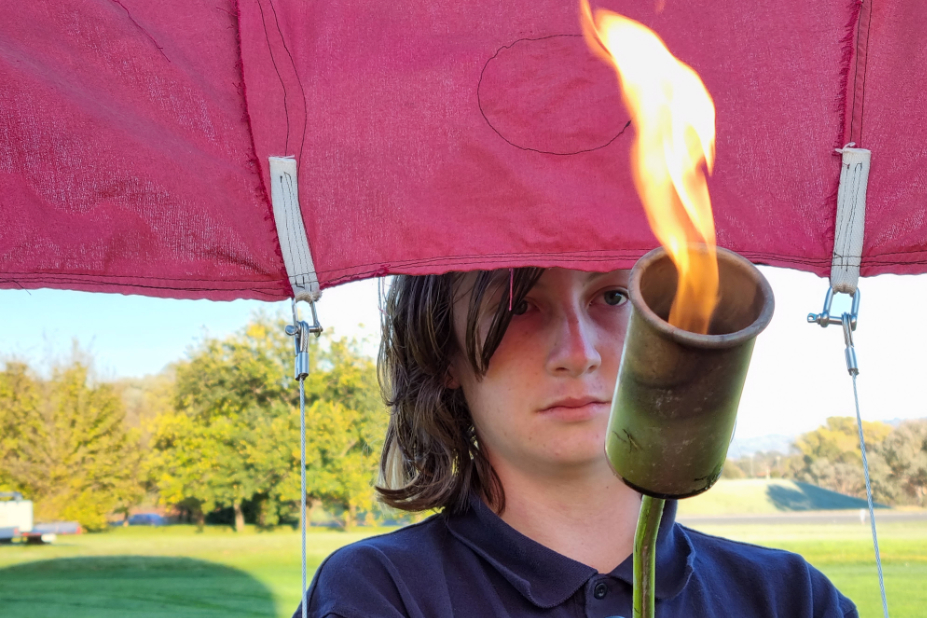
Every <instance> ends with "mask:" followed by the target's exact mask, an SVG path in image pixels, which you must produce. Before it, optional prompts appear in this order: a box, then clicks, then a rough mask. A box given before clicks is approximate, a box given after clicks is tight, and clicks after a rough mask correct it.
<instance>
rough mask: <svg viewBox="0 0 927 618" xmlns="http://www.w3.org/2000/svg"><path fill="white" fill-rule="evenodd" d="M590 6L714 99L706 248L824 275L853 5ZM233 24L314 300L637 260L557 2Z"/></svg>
mask: <svg viewBox="0 0 927 618" xmlns="http://www.w3.org/2000/svg"><path fill="white" fill-rule="evenodd" d="M605 6H607V7H610V8H613V9H615V10H618V11H619V12H623V13H625V14H627V15H629V16H631V17H633V18H635V19H639V20H641V21H643V22H645V23H647V24H648V25H650V26H651V27H653V28H654V29H655V30H656V31H657V32H659V33H660V34H661V35H662V36H663V38H664V39H665V40H666V42H667V44H668V46H669V47H670V49H671V50H672V51H673V52H674V53H675V54H676V55H677V56H679V57H680V58H681V59H683V60H684V61H686V62H687V63H689V64H691V65H692V66H693V67H694V68H695V69H696V70H697V71H699V73H701V75H702V76H703V79H704V81H705V82H706V84H707V86H708V88H709V90H710V91H711V92H712V94H713V95H714V98H715V102H716V105H717V110H718V115H717V126H718V146H717V149H718V162H717V166H716V170H715V174H714V177H713V178H712V180H711V188H712V192H713V197H714V204H715V212H716V218H717V221H718V229H719V233H718V238H719V242H720V243H721V244H722V245H723V246H726V247H729V248H731V249H733V250H735V251H738V252H741V253H743V254H745V255H747V256H748V257H750V258H751V259H753V260H755V261H758V262H764V263H768V264H776V265H781V266H790V267H795V268H801V269H803V270H810V271H812V272H816V273H819V274H824V273H826V272H827V271H828V270H829V266H830V254H831V250H832V247H833V227H834V223H833V217H834V212H835V209H836V204H835V199H834V196H835V194H836V187H837V180H838V177H839V169H840V161H839V157H836V156H834V154H833V150H834V148H835V147H837V146H840V145H842V140H843V137H844V135H843V118H844V115H843V105H842V103H843V98H844V91H845V84H844V73H845V69H846V67H847V66H848V63H849V61H850V58H851V53H850V52H851V51H852V42H853V41H852V36H848V35H852V30H851V29H850V27H849V25H850V24H851V19H852V17H853V13H854V11H855V10H856V7H857V6H858V5H856V4H855V3H851V2H844V1H839V2H833V1H832V2H823V3H807V2H800V1H798V0H792V1H787V2H777V3H765V4H763V3H761V4H759V5H755V4H753V5H751V6H750V8H749V10H745V9H744V6H743V5H742V3H737V2H731V1H727V2H703V3H697V4H694V3H682V2H670V3H667V5H666V9H665V10H664V11H663V13H662V14H659V15H656V14H655V13H654V10H653V5H652V3H648V2H644V3H642V2H637V1H636V0H635V1H631V0H626V1H618V2H607V3H605ZM240 10H241V26H242V57H243V66H244V74H245V80H246V83H247V84H248V89H247V93H246V94H247V97H248V104H249V110H251V121H252V125H253V130H254V135H255V148H256V152H257V155H258V161H259V162H260V164H261V165H262V166H264V165H265V162H266V158H267V156H268V155H283V154H291V155H296V156H297V157H298V160H299V162H300V191H301V200H302V203H303V208H304V217H305V219H306V224H307V229H308V230H309V232H310V236H311V244H312V251H313V255H314V256H315V263H316V266H317V268H318V270H319V275H320V279H321V281H322V283H323V286H324V285H332V284H335V283H339V282H343V281H348V280H351V279H357V278H362V277H367V276H371V275H375V274H383V273H395V272H406V273H424V272H441V271H446V270H452V269H470V268H485V267H493V266H504V267H507V266H517V265H524V264H534V265H541V266H552V265H560V266H569V267H574V268H584V269H601V268H614V267H627V266H630V265H631V264H632V263H633V261H634V260H635V259H636V258H637V257H639V256H640V255H641V254H642V253H643V252H645V251H647V250H649V249H650V248H652V247H653V246H654V245H655V240H654V238H653V236H652V234H651V233H650V231H649V229H648V227H647V225H646V222H645V219H644V215H643V212H642V210H641V206H640V203H639V200H638V198H637V196H636V194H635V192H634V190H633V187H632V186H631V182H630V179H629V171H628V161H627V153H628V148H629V145H630V141H631V137H632V134H633V127H629V128H627V129H626V130H625V125H626V124H627V120H628V116H627V112H626V111H624V110H623V108H622V106H621V103H620V98H619V93H618V90H617V85H616V82H615V78H614V76H613V75H612V73H611V72H610V70H609V69H608V68H607V67H605V66H604V65H603V64H602V63H601V62H600V61H599V60H597V59H595V58H594V57H593V56H592V55H591V54H590V53H589V52H588V51H587V50H586V47H585V43H584V42H583V40H582V38H581V37H580V36H579V33H580V29H579V23H578V17H577V4H576V2H575V1H573V0H512V1H509V2H496V1H486V0H483V1H472V2H465V3H460V2H457V3H440V2H438V3H436V2H431V1H424V0H408V1H406V2H403V3H402V4H395V3H382V2H370V1H369V0H353V1H351V0H346V1H344V2H338V3H306V2H303V1H302V0H273V2H271V0H241V2H240ZM303 96H305V99H303ZM284 99H285V102H284ZM258 109H260V110H262V113H261V114H257V113H256V110H258ZM284 110H286V112H284ZM284 116H286V117H288V118H289V135H287V130H286V123H285V122H284V121H283V120H282V119H281V118H282V117H284ZM304 126H305V129H304V128H303V127H304ZM262 173H264V174H265V175H266V169H265V170H263V171H262Z"/></svg>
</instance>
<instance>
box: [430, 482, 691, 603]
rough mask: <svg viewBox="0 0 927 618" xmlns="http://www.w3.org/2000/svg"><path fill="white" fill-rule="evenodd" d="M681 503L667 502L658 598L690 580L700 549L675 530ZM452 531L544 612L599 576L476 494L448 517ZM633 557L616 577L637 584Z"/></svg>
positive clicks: (659, 539)
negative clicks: (523, 529)
mask: <svg viewBox="0 0 927 618" xmlns="http://www.w3.org/2000/svg"><path fill="white" fill-rule="evenodd" d="M675 520H676V501H674V500H668V501H667V502H666V507H665V509H664V512H663V518H662V520H661V522H660V529H659V532H658V533H657V571H656V590H655V591H654V592H655V595H656V597H657V598H658V599H661V600H662V599H669V598H672V597H674V596H676V595H677V594H679V593H680V592H681V591H682V589H683V588H684V587H685V585H686V583H687V582H688V581H689V577H690V576H691V574H692V568H693V564H694V561H695V550H694V548H693V547H692V543H691V542H690V541H689V538H688V536H687V535H686V534H685V532H684V531H683V529H682V528H680V527H679V526H676V525H674V524H675ZM445 521H446V523H447V527H448V529H449V530H450V532H451V534H452V535H454V537H455V538H457V539H458V540H459V541H460V542H461V543H463V544H464V545H466V546H467V547H469V548H470V549H471V550H473V552H474V553H476V554H477V555H479V556H480V557H482V558H483V559H484V560H486V561H487V562H488V563H489V564H490V565H491V566H492V567H493V568H494V569H496V570H497V571H498V572H499V574H500V575H502V576H503V577H504V578H505V579H506V580H507V581H508V582H509V583H510V584H511V585H512V586H513V587H514V588H515V589H516V590H518V591H519V592H520V593H521V594H522V595H523V596H524V597H525V598H526V599H528V600H529V601H531V602H532V603H534V604H535V605H537V606H538V607H542V608H550V607H556V606H557V605H560V604H561V603H563V602H564V601H566V600H567V599H569V598H570V597H572V596H573V595H574V594H575V593H576V591H577V590H579V589H580V588H581V587H582V586H583V585H584V584H585V583H586V582H587V581H589V579H590V578H591V577H593V576H594V575H596V574H597V571H596V570H595V569H594V568H592V567H590V566H587V565H585V564H582V563H580V562H577V561H575V560H572V559H570V558H567V557H566V556H563V555H561V554H558V553H557V552H555V551H554V550H552V549H549V548H547V547H545V546H543V545H541V544H540V543H538V542H536V541H533V540H532V539H529V538H528V537H526V536H525V535H523V534H521V533H520V532H518V531H517V530H515V529H514V528H512V527H511V526H509V525H508V524H507V523H505V522H504V521H502V519H501V518H500V517H499V516H498V515H496V514H495V513H494V512H493V511H492V510H491V509H490V508H489V507H488V506H486V504H485V503H484V502H483V501H482V500H480V499H479V498H478V497H476V496H473V495H471V496H470V501H469V508H468V509H467V511H466V512H464V513H461V514H456V515H448V516H447V517H445ZM633 571H634V569H633V561H632V559H631V557H630V556H629V557H628V558H627V559H626V560H625V561H624V562H622V563H621V564H620V565H618V566H617V567H616V568H615V570H614V571H612V573H611V575H613V576H614V577H616V578H618V579H620V580H622V581H624V582H626V583H627V584H628V585H629V586H631V585H632V582H633Z"/></svg>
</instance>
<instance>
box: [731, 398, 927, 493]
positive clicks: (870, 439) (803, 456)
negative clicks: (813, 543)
mask: <svg viewBox="0 0 927 618" xmlns="http://www.w3.org/2000/svg"><path fill="white" fill-rule="evenodd" d="M863 437H864V439H865V442H866V458H867V460H868V462H869V476H870V481H871V485H872V493H873V498H874V499H875V500H876V501H877V502H881V503H882V504H887V505H891V506H901V505H913V506H920V507H924V506H927V419H920V420H909V421H904V422H902V423H900V424H898V425H897V426H895V427H892V426H891V425H888V424H886V423H879V422H868V421H863ZM723 476H724V477H725V478H749V477H764V476H765V477H767V478H782V479H789V480H795V481H802V482H806V483H811V484H813V485H818V486H820V487H825V488H827V489H831V490H833V491H837V492H840V493H842V494H847V495H850V496H856V497H859V498H865V497H866V481H865V477H864V476H863V466H862V451H861V450H860V448H859V436H858V429H857V427H856V419H855V418H852V417H842V416H835V417H831V418H828V419H827V422H826V423H825V424H824V425H823V426H822V427H819V428H817V429H815V430H814V431H809V432H807V433H804V434H802V435H800V436H799V437H798V438H797V439H796V440H795V441H794V443H793V444H792V447H791V452H790V453H788V454H782V453H777V452H764V453H756V454H754V455H753V456H748V457H741V458H739V459H737V460H729V461H728V462H727V464H726V465H725V467H724V472H723Z"/></svg>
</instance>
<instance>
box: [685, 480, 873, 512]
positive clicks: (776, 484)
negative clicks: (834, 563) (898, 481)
mask: <svg viewBox="0 0 927 618" xmlns="http://www.w3.org/2000/svg"><path fill="white" fill-rule="evenodd" d="M876 506H877V508H888V507H886V506H884V505H876ZM865 508H867V505H866V501H865V500H863V499H862V498H854V497H852V496H847V495H844V494H840V493H837V492H836V491H830V490H829V489H824V488H823V487H818V486H816V485H810V484H808V483H799V482H797V481H784V480H781V479H771V480H766V479H737V480H720V481H718V482H717V484H715V486H714V487H712V488H711V489H709V490H708V491H707V492H705V493H703V494H701V495H699V496H695V497H694V498H686V499H685V500H680V501H679V513H680V514H681V515H752V514H762V513H784V512H790V511H836V510H844V509H856V510H859V509H865Z"/></svg>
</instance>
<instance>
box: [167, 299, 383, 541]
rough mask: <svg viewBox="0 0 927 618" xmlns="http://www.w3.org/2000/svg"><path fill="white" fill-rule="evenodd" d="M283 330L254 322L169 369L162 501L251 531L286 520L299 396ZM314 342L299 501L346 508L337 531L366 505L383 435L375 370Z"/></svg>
mask: <svg viewBox="0 0 927 618" xmlns="http://www.w3.org/2000/svg"><path fill="white" fill-rule="evenodd" d="M283 326H284V323H283V322H282V321H280V320H276V321H275V320H271V319H269V318H268V317H266V316H258V317H257V318H256V319H254V320H252V322H251V323H249V324H248V325H247V326H246V327H245V329H244V330H243V331H242V332H241V333H238V334H236V335H233V336H231V337H228V338H226V339H224V340H217V339H207V340H206V341H204V342H203V343H202V344H201V345H200V347H199V348H198V349H196V350H195V351H194V352H193V354H192V355H191V357H190V358H189V360H188V361H186V362H182V363H179V364H178V365H177V368H176V371H177V382H176V394H175V409H174V410H173V411H171V412H168V413H165V414H162V415H161V417H160V418H159V419H158V421H157V423H156V429H155V434H154V442H153V444H154V447H155V454H154V456H153V458H152V471H153V473H154V476H155V478H156V479H157V484H158V487H159V489H160V492H161V496H162V499H163V500H164V501H166V502H169V503H181V502H183V503H184V504H187V505H189V504H191V503H193V504H198V505H200V507H201V508H202V510H203V511H210V510H212V509H213V508H215V507H217V506H225V507H231V508H232V509H233V510H234V513H235V527H236V529H239V530H240V529H241V528H242V526H243V525H244V508H243V506H244V503H245V502H249V503H251V504H252V505H256V506H257V509H256V510H257V519H258V523H259V524H262V525H273V524H275V523H277V522H278V521H279V519H280V518H281V517H282V516H292V514H293V512H294V510H295V509H296V508H298V504H299V500H300V495H299V493H300V492H299V486H300V485H299V410H298V390H297V388H296V383H295V380H293V378H292V377H291V372H292V362H293V361H292V358H293V352H292V350H293V348H292V345H293V344H292V340H291V339H290V338H289V337H287V336H286V335H285V334H284V333H283ZM327 344H328V345H327V346H320V345H318V343H317V342H315V341H313V342H312V345H311V350H310V359H311V361H312V366H311V372H310V375H309V377H308V378H307V379H306V401H307V408H308V410H307V412H308V413H307V419H308V421H307V441H308V445H309V447H308V449H307V451H308V453H307V457H308V465H307V468H308V472H307V477H308V478H307V480H308V485H309V487H308V496H307V499H308V501H309V504H310V506H314V505H315V504H318V503H322V504H325V505H326V506H329V507H335V508H340V509H343V510H344V511H345V512H346V513H347V515H346V517H345V525H346V526H350V525H353V523H354V520H355V518H356V515H357V512H358V510H364V509H368V508H369V506H370V504H371V503H372V499H373V490H372V481H373V479H374V477H375V473H376V458H375V456H373V453H374V451H375V446H373V444H374V443H375V441H376V440H377V439H379V438H380V437H381V436H382V434H383V433H384V431H385V422H386V414H385V411H384V409H383V406H382V403H380V398H379V390H378V387H377V381H376V370H375V367H374V364H373V362H372V361H371V360H370V359H367V358H365V357H363V356H362V355H360V354H359V353H358V352H357V350H356V348H355V346H352V344H351V343H349V342H346V341H343V340H331V339H329V340H328V341H327Z"/></svg>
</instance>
